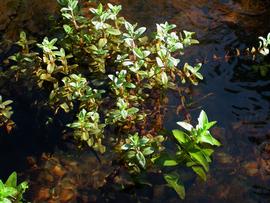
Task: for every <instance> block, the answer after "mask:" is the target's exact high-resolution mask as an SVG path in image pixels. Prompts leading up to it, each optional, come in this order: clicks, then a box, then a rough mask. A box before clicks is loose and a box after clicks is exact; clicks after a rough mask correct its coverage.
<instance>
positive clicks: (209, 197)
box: [0, 0, 270, 203]
mask: <svg viewBox="0 0 270 203" xmlns="http://www.w3.org/2000/svg"><path fill="white" fill-rule="evenodd" d="M3 2H4V3H2V2H1V3H0V8H1V9H2V10H3V11H4V14H5V15H2V16H1V17H0V22H5V23H2V24H1V27H0V29H1V30H2V31H3V33H4V34H2V38H9V37H10V38H11V39H14V33H17V31H18V30H17V29H15V28H17V27H19V28H20V29H26V30H28V31H30V32H31V33H33V34H37V33H38V32H39V31H40V30H41V31H43V30H46V29H43V27H42V25H43V24H42V23H40V22H42V20H44V19H43V17H44V16H42V18H40V19H39V18H35V19H32V18H31V16H33V15H36V14H38V13H39V12H40V13H41V14H46V12H47V11H49V10H54V9H55V8H56V6H55V3H54V1H51V2H49V1H48V2H47V3H46V4H45V5H43V6H44V7H43V8H46V9H42V6H41V9H33V8H34V7H31V4H34V5H37V4H38V3H39V2H40V1H34V0H29V1H26V2H28V3H25V4H26V5H20V3H19V2H21V1H18V0H17V1H15V0H13V1H12V0H6V1H3ZM111 2H112V3H119V4H122V5H123V12H122V14H123V15H124V16H125V17H126V18H128V19H129V20H131V21H134V22H135V21H138V22H139V24H140V25H144V26H147V27H150V29H151V30H153V29H154V28H155V24H154V23H161V22H164V21H169V22H172V23H175V24H176V25H178V28H179V29H181V30H182V29H185V30H190V31H194V32H196V33H197V37H198V39H199V41H200V45H198V46H197V47H194V48H190V49H188V50H187V51H186V54H185V56H184V57H185V60H187V61H189V62H190V63H195V62H203V63H204V68H203V70H202V73H203V75H204V80H203V82H201V83H200V85H199V86H198V87H194V88H193V92H192V94H193V101H195V103H194V105H191V108H190V112H191V113H192V115H193V117H194V119H195V118H196V117H197V114H198V112H199V111H200V109H205V110H206V111H207V114H209V117H210V118H211V120H217V121H218V127H216V128H215V129H214V130H213V133H214V134H215V136H216V137H217V138H218V139H220V140H221V141H222V143H223V146H222V147H221V148H220V149H218V150H217V153H216V154H215V155H214V163H213V164H212V167H211V172H210V174H209V177H208V181H207V182H201V181H200V180H197V179H196V180H194V181H193V182H192V183H190V184H189V186H188V188H187V197H186V200H185V201H184V202H190V203H191V202H194V203H195V202H207V203H211V202H217V201H218V202H232V203H234V202H235V203H236V202H241V201H243V202H248V203H251V202H261V203H263V202H269V200H270V102H269V101H270V100H269V99H270V80H269V79H270V73H269V72H268V74H266V76H262V75H261V74H260V73H259V72H256V71H255V70H254V69H253V62H252V61H251V60H250V59H246V58H245V57H241V56H240V57H237V56H230V55H229V53H232V50H235V49H236V48H237V49H240V50H244V49H245V48H247V47H250V46H257V44H258V42H257V41H258V40H257V37H258V36H265V35H266V33H267V32H270V23H269V18H270V9H269V5H270V3H269V2H268V1H260V0H235V1H232V0H169V1H168V0H155V1H153V0H136V1H135V0H111ZM5 3H6V4H5ZM1 6H2V7H1ZM27 6H29V8H31V9H32V12H30V14H28V13H27V12H26V8H28V7H27ZM18 9H19V11H20V12H18ZM31 9H30V10H31ZM2 10H1V11H2ZM20 15H22V16H20ZM29 16H30V17H29ZM40 16H41V15H40ZM5 17H6V18H8V19H9V20H8V21H3V19H5ZM16 26H17V27H16ZM45 27H46V26H45ZM39 34H40V33H39ZM1 47H2V48H3V50H5V48H4V47H3V46H1ZM232 55H233V54H232ZM205 95H209V96H206V98H204V97H205ZM18 103H19V104H18V106H15V111H16V114H17V115H18V116H17V118H16V120H17V121H16V122H18V124H17V125H18V126H24V128H25V129H21V128H18V130H17V131H16V132H15V133H14V134H16V135H15V138H14V137H12V136H13V135H10V137H3V138H1V146H4V147H1V154H5V156H1V159H0V161H1V164H2V163H4V166H3V167H4V169H3V171H4V172H2V171H1V176H3V177H4V176H6V175H7V173H9V172H10V170H11V169H16V170H17V169H18V170H21V171H22V170H23V169H25V167H26V162H25V157H26V156H29V155H31V156H33V155H34V156H36V157H39V156H40V154H41V153H42V152H44V151H47V152H53V151H55V150H54V149H55V146H57V144H58V141H59V140H58V138H57V134H60V132H55V131H54V130H53V129H54V128H53V127H52V130H51V131H50V132H47V133H44V132H43V128H42V126H41V127H38V126H37V125H38V123H39V122H38V119H40V118H42V116H44V115H40V116H39V118H34V117H32V118H30V117H31V116H28V115H37V114H36V113H37V112H36V111H38V110H35V109H34V110H33V108H31V107H29V106H27V102H26V101H22V102H18ZM176 103H177V98H174V97H173V95H171V98H170V104H169V105H170V108H168V110H167V115H166V116H167V118H168V119H167V121H166V123H165V127H166V128H168V129H172V128H175V127H177V126H176V125H175V122H176V121H178V120H180V119H181V118H179V117H178V116H177V115H176V113H175V108H176ZM171 106H172V107H175V108H171ZM28 118H29V119H28ZM31 119H32V120H31ZM55 129H56V128H55ZM52 133H53V134H54V135H55V137H56V138H49V137H50V136H45V137H42V136H41V137H40V136H36V135H39V134H41V135H44V134H47V135H49V134H50V135H51V134H52ZM29 140H31V143H34V144H31V145H29V142H28V141H29ZM48 143H49V144H48ZM45 146H46V147H45ZM48 146H49V147H48ZM89 154H92V153H86V154H83V155H81V156H79V158H78V157H77V156H74V155H72V153H71V154H70V153H66V154H65V153H64V154H63V152H61V150H60V152H55V154H54V157H49V158H48V157H45V158H44V157H43V162H41V165H43V168H45V169H44V170H45V172H46V171H47V172H48V171H54V172H53V173H54V177H50V174H47V175H48V176H46V177H45V178H44V177H43V179H42V177H40V173H38V172H40V171H39V170H40V169H39V170H37V171H34V172H33V173H34V174H36V176H33V177H35V178H37V183H36V184H43V183H42V181H41V180H44V179H46V178H47V179H46V181H47V182H46V183H47V184H48V185H50V184H51V185H53V184H55V182H56V181H59V180H60V179H61V181H60V182H61V184H62V185H65V187H64V189H63V188H62V191H64V192H67V193H68V192H69V193H80V194H81V195H80V196H81V200H80V201H81V202H87V201H88V202H91V201H100V202H103V201H105V200H106V198H108V199H110V197H104V194H106V193H107V192H108V191H110V189H111V188H105V189H104V190H105V191H99V190H97V189H95V187H92V188H94V189H91V190H90V189H89V190H86V189H85V190H83V189H80V188H83V187H82V186H85V187H86V186H89V185H93V184H94V182H95V180H92V179H91V178H86V179H87V180H84V181H86V182H83V180H82V178H81V177H85V176H91V177H93V176H98V177H100V178H101V180H100V181H96V182H99V183H100V182H103V181H104V179H105V178H107V175H108V174H109V173H111V171H110V170H112V168H110V169H108V168H107V167H106V165H110V163H107V162H106V161H105V162H104V164H101V165H100V166H99V167H101V168H102V170H103V172H102V174H98V171H99V169H100V168H96V167H93V165H96V163H97V160H96V159H95V158H93V156H92V155H89ZM43 156H44V155H43ZM82 157H83V158H82ZM48 160H49V161H48ZM85 160H88V161H85ZM46 161H47V162H46ZM52 163H54V164H52ZM72 163H73V164H72ZM33 164H35V163H33ZM55 167H56V168H55ZM57 167H60V168H61V167H62V169H61V170H60V169H59V168H57ZM89 167H90V169H89ZM1 168H2V167H1ZM84 170H88V171H89V170H91V173H85V172H84ZM72 171H73V173H72ZM74 171H77V174H75V173H74ZM63 173H64V174H66V173H67V174H68V176H69V177H75V176H76V178H73V179H72V178H70V179H69V180H65V179H64V180H63V179H62V178H61V177H62V176H63ZM99 173H101V172H99ZM42 174H44V172H43V173H42ZM45 174H46V173H45ZM33 177H32V178H33ZM55 177H58V179H56V178H55ZM39 178H40V180H39ZM50 178H51V179H50ZM39 181H40V182H39ZM65 181H66V182H65ZM68 181H73V182H68ZM156 182H157V184H156V185H155V186H154V187H153V189H149V188H148V187H146V188H143V189H140V188H138V189H136V191H135V192H136V193H137V194H138V195H141V197H145V199H143V198H141V199H140V201H141V202H161V201H167V202H177V201H178V199H177V196H176V195H175V193H174V192H173V191H172V190H169V189H164V186H163V185H159V181H158V180H157V181H156ZM58 184H59V183H58ZM61 184H60V185H61ZM100 184H101V183H100ZM78 185H80V187H78ZM75 186H76V187H77V189H76V191H74V190H72V189H71V188H74V187H75ZM61 187H62V186H61ZM61 187H60V189H61ZM97 188H98V186H97ZM58 189H59V187H58ZM60 189H59V190H60ZM38 192H39V193H42V194H43V195H44V194H46V188H41V189H40V190H39V191H38ZM126 192H127V193H120V194H117V195H116V196H115V197H114V198H112V199H113V200H115V201H116V200H117V201H119V202H123V201H125V200H127V199H128V200H130V201H131V200H132V201H135V199H134V198H135V197H133V196H132V195H131V192H130V191H126ZM92 193H99V194H100V195H101V196H102V195H103V197H104V198H103V199H102V198H101V199H96V198H97V197H94V196H93V195H92V196H91V195H90V197H88V199H87V198H86V197H84V195H85V194H92ZM129 194H130V195H129ZM107 195H108V196H109V195H113V194H107ZM114 195H115V194H114ZM105 196H106V195H105ZM36 198H38V197H36ZM83 198H86V199H87V200H86V201H84V199H83ZM108 199H107V200H108ZM112 199H111V201H112ZM78 201H79V200H78ZM37 202H38V200H37Z"/></svg>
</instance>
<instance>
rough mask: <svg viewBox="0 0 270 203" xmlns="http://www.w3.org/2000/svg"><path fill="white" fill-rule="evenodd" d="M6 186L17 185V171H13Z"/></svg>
mask: <svg viewBox="0 0 270 203" xmlns="http://www.w3.org/2000/svg"><path fill="white" fill-rule="evenodd" d="M5 185H6V186H9V187H14V188H15V187H17V173H16V172H13V173H12V174H11V175H10V176H9V177H8V179H7V181H6V183H5Z"/></svg>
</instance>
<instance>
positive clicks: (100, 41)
mask: <svg viewBox="0 0 270 203" xmlns="http://www.w3.org/2000/svg"><path fill="white" fill-rule="evenodd" d="M107 41H108V40H107V39H106V38H101V39H99V41H98V47H99V48H103V47H104V46H105V45H106V44H107Z"/></svg>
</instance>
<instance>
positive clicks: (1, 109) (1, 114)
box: [0, 95, 14, 127]
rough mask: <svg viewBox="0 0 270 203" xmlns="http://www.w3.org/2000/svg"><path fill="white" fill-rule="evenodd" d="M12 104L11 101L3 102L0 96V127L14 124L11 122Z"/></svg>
mask: <svg viewBox="0 0 270 203" xmlns="http://www.w3.org/2000/svg"><path fill="white" fill-rule="evenodd" d="M12 103H13V101H12V100H6V101H3V99H2V96H1V95H0V127H2V126H4V125H7V124H14V123H13V121H12V120H11V116H12V114H13V111H12V107H11V106H10V104H12Z"/></svg>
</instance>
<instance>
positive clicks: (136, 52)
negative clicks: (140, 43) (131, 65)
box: [133, 48, 144, 59]
mask: <svg viewBox="0 0 270 203" xmlns="http://www.w3.org/2000/svg"><path fill="white" fill-rule="evenodd" d="M133 53H134V54H135V55H136V56H137V57H138V58H140V59H143V58H144V54H143V52H142V51H141V50H140V49H139V48H134V49H133Z"/></svg>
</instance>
